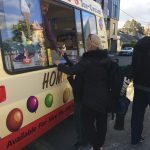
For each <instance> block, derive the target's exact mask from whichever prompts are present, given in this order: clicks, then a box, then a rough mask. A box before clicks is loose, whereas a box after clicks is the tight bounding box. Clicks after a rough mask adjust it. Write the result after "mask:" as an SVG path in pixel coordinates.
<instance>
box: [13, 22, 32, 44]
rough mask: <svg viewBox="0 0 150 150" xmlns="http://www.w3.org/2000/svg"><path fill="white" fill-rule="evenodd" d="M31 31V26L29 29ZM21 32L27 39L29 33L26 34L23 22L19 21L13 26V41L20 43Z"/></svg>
mask: <svg viewBox="0 0 150 150" xmlns="http://www.w3.org/2000/svg"><path fill="white" fill-rule="evenodd" d="M30 28H31V29H32V26H31V27H30ZM21 31H23V32H24V34H25V36H26V37H27V38H29V33H28V32H27V26H26V23H25V21H22V20H19V22H18V24H15V25H13V27H12V33H13V35H14V36H13V41H17V42H21Z"/></svg>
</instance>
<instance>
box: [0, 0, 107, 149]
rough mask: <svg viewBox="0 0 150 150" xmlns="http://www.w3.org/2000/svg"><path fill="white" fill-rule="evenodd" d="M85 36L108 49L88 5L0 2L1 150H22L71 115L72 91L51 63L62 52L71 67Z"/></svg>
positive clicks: (76, 0)
mask: <svg viewBox="0 0 150 150" xmlns="http://www.w3.org/2000/svg"><path fill="white" fill-rule="evenodd" d="M43 4H46V5H47V6H48V7H45V8H44V9H43V8H42V6H43ZM42 9H43V10H42ZM45 11H46V13H45ZM45 17H46V18H45ZM45 19H46V20H45ZM88 34H98V35H99V36H100V38H101V40H102V41H103V47H104V48H107V37H106V29H105V23H104V18H103V13H102V10H101V6H100V5H99V4H98V3H96V2H94V1H93V0H0V149H1V150H20V149H22V148H23V147H25V146H26V145H27V144H29V143H30V142H32V141H33V140H35V139H36V138H38V137H39V136H40V135H42V134H43V133H45V132H46V131H48V130H49V129H51V128H52V127H54V126H56V125H57V124H59V123H60V122H61V121H63V120H64V119H65V118H67V117H68V116H69V115H71V114H72V113H73V104H74V102H73V95H72V89H71V86H70V84H69V83H68V81H67V76H66V75H65V74H62V73H61V72H58V71H57V68H56V67H55V65H54V64H53V62H54V60H56V59H60V60H62V58H61V57H60V56H59V55H58V54H59V52H58V51H59V49H61V47H64V49H65V50H66V53H67V54H68V56H69V57H70V59H72V61H74V62H76V60H77V58H78V56H81V55H82V54H83V53H84V51H85V39H86V37H87V36H88Z"/></svg>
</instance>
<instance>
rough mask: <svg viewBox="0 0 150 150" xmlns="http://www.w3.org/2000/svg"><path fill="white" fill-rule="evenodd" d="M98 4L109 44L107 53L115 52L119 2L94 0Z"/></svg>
mask: <svg viewBox="0 0 150 150" xmlns="http://www.w3.org/2000/svg"><path fill="white" fill-rule="evenodd" d="M95 1H96V2H98V3H100V4H101V6H102V9H103V13H104V17H105V22H106V29H107V37H108V44H109V46H108V47H109V51H111V52H116V51H117V40H118V36H117V30H118V21H119V15H120V0H95Z"/></svg>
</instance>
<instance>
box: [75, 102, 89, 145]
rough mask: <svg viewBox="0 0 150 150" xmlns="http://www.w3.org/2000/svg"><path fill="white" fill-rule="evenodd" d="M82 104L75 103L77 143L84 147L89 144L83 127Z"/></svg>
mask: <svg viewBox="0 0 150 150" xmlns="http://www.w3.org/2000/svg"><path fill="white" fill-rule="evenodd" d="M81 108H82V104H81V103H80V102H75V104H74V125H75V130H76V133H77V143H78V144H81V145H84V144H88V140H87V135H86V132H85V128H84V126H83V118H82V117H83V116H82V112H81Z"/></svg>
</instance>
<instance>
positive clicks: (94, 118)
mask: <svg viewBox="0 0 150 150" xmlns="http://www.w3.org/2000/svg"><path fill="white" fill-rule="evenodd" d="M82 113H83V123H84V127H85V129H86V133H87V137H88V140H89V142H90V143H91V145H92V146H93V148H94V150H99V148H100V147H102V146H103V144H104V141H105V136H106V131H107V113H101V112H97V111H95V110H92V109H90V108H88V107H86V106H83V108H82Z"/></svg>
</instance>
